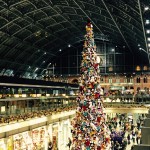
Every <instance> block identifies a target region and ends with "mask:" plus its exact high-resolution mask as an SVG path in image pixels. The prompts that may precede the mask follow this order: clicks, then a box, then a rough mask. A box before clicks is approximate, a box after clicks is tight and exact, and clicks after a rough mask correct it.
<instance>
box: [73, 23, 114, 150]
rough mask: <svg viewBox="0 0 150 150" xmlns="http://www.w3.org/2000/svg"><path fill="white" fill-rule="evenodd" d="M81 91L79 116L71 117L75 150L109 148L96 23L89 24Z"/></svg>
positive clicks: (102, 149) (84, 47) (80, 81)
mask: <svg viewBox="0 0 150 150" xmlns="http://www.w3.org/2000/svg"><path fill="white" fill-rule="evenodd" d="M82 57H83V59H82V62H81V71H80V72H81V76H80V79H79V94H78V97H77V102H78V106H77V110H76V117H75V118H74V119H73V120H72V122H71V123H72V127H73V128H72V138H73V144H72V146H73V149H74V150H82V149H83V150H110V149H111V144H110V131H109V129H108V128H107V125H106V114H105V108H104V106H103V100H102V91H103V90H102V88H101V86H100V75H99V74H100V69H99V65H100V58H99V57H98V56H97V54H96V46H95V43H94V34H93V26H92V24H91V22H90V21H88V23H87V25H86V35H85V41H84V46H83V52H82Z"/></svg>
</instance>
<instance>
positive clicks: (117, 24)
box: [101, 0, 133, 54]
mask: <svg viewBox="0 0 150 150" xmlns="http://www.w3.org/2000/svg"><path fill="white" fill-rule="evenodd" d="M101 1H102V3H103V5H104V6H105V8H106V10H107V12H108V13H109V15H110V17H111V19H112V20H113V22H114V24H115V25H116V27H117V29H118V31H119V33H120V34H121V36H122V38H123V40H124V41H125V43H126V45H127V47H128V48H129V50H130V51H131V53H132V54H133V51H132V49H131V47H130V46H129V44H128V42H127V40H126V39H125V37H124V35H123V33H122V32H121V30H120V28H119V26H118V24H117V22H116V21H115V19H114V17H113V15H112V14H111V12H110V11H109V9H108V7H107V5H106V3H105V1H104V0H101Z"/></svg>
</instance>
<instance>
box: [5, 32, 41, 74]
mask: <svg viewBox="0 0 150 150" xmlns="http://www.w3.org/2000/svg"><path fill="white" fill-rule="evenodd" d="M5 34H6V33H5ZM15 38H16V39H18V40H19V41H20V39H19V38H17V37H15ZM25 43H27V42H25ZM30 47H33V46H30ZM34 48H35V49H38V48H36V47H34ZM33 54H34V53H33ZM31 56H32V55H31ZM31 58H32V57H28V59H27V60H26V61H25V62H24V63H23V64H24V65H25V64H26V63H27V62H28V61H29V60H30V59H31ZM10 66H11V65H10ZM27 66H28V65H27ZM21 67H22V66H21ZM21 67H19V68H18V69H17V72H18V71H19V69H20V68H21ZM34 67H36V66H34Z"/></svg>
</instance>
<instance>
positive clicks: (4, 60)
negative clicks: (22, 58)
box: [0, 58, 44, 69]
mask: <svg viewBox="0 0 150 150" xmlns="http://www.w3.org/2000/svg"><path fill="white" fill-rule="evenodd" d="M0 61H2V62H8V63H12V64H17V65H20V66H29V65H26V64H22V63H18V62H14V61H10V60H6V59H1V58H0ZM40 69H44V68H40Z"/></svg>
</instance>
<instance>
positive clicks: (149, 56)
mask: <svg viewBox="0 0 150 150" xmlns="http://www.w3.org/2000/svg"><path fill="white" fill-rule="evenodd" d="M138 6H139V11H140V17H141V23H142V28H143V34H144V39H145V45H146V52H147V57H148V61H149V64H150V55H149V51H148V43H147V39H146V34H145V27H144V21H143V16H142V10H141V2H140V0H138Z"/></svg>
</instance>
